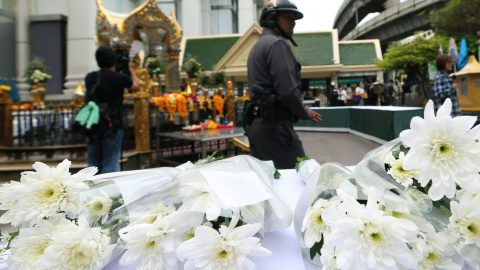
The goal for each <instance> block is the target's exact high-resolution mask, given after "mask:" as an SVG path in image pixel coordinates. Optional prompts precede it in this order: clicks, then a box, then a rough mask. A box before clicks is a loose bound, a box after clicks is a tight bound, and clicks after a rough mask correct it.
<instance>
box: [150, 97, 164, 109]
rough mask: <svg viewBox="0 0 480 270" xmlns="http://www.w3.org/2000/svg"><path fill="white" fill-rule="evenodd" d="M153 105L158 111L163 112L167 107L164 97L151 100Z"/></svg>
mask: <svg viewBox="0 0 480 270" xmlns="http://www.w3.org/2000/svg"><path fill="white" fill-rule="evenodd" d="M152 101H153V103H154V104H155V105H156V106H158V111H160V112H164V111H165V110H164V108H165V107H166V106H167V100H166V97H165V96H161V97H153V98H152Z"/></svg>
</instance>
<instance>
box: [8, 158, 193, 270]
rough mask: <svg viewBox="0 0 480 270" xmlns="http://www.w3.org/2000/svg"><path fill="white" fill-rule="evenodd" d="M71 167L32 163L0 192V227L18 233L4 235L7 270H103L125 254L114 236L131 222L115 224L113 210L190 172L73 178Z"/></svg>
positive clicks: (92, 171) (166, 170)
mask: <svg viewBox="0 0 480 270" xmlns="http://www.w3.org/2000/svg"><path fill="white" fill-rule="evenodd" d="M70 164H71V162H70V161H68V160H64V161H63V162H61V163H60V164H59V165H58V166H57V167H56V168H51V167H49V166H47V165H45V164H43V163H41V162H36V163H35V164H34V165H33V168H34V169H35V171H34V172H23V173H22V175H21V178H20V181H19V182H16V181H11V182H10V183H9V184H3V185H2V187H0V209H2V210H7V211H6V212H5V213H4V214H3V215H2V216H1V217H0V223H9V224H11V225H12V226H15V227H18V228H19V230H18V231H17V232H10V233H7V232H2V237H1V243H0V245H1V246H2V248H3V249H2V253H3V252H11V254H12V255H11V256H10V258H9V260H8V265H9V268H10V269H44V268H45V269H47V268H54V269H101V268H102V267H103V266H105V265H106V264H107V263H109V262H110V261H111V260H112V259H114V258H115V257H116V256H118V255H120V254H121V252H123V251H124V247H123V245H122V243H120V242H118V241H117V240H118V238H119V235H118V231H119V230H120V229H121V228H123V227H125V226H126V225H127V224H128V223H129V222H130V221H129V217H128V215H125V216H123V217H122V218H118V217H115V218H113V213H114V212H115V210H116V209H118V208H121V207H122V206H124V205H125V204H128V203H130V202H132V201H135V200H136V199H138V198H140V197H142V196H143V195H145V194H147V193H150V192H151V191H152V190H155V189H156V188H158V187H160V186H162V185H164V184H165V183H167V182H169V181H171V180H172V179H173V178H175V177H176V176H177V175H178V174H179V173H180V172H181V171H183V170H185V169H189V168H192V167H194V165H193V164H191V163H186V164H184V165H182V166H179V167H176V168H159V169H152V170H141V171H131V172H123V173H112V174H103V175H99V176H94V175H95V174H96V172H97V169H96V168H94V167H90V168H86V169H83V170H81V171H79V172H78V173H76V174H73V175H72V174H71V173H70V172H69V167H70ZM87 179H88V180H87ZM9 249H10V250H9ZM7 250H8V251H7ZM59 254H63V255H62V256H59Z"/></svg>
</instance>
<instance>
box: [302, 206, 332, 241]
mask: <svg viewBox="0 0 480 270" xmlns="http://www.w3.org/2000/svg"><path fill="white" fill-rule="evenodd" d="M340 201H341V199H340V198H339V197H333V198H332V199H330V200H324V199H318V200H317V201H316V202H315V203H314V204H313V205H312V206H310V207H308V209H307V211H306V213H305V217H304V219H303V224H302V232H305V235H304V241H305V245H306V246H307V247H308V248H311V247H312V246H313V245H314V244H315V243H317V242H320V240H322V235H325V234H326V235H328V234H330V232H331V229H330V227H329V226H328V225H327V224H325V222H324V221H323V219H322V212H323V211H324V210H325V209H328V208H330V207H334V206H336V205H338V204H339V203H340Z"/></svg>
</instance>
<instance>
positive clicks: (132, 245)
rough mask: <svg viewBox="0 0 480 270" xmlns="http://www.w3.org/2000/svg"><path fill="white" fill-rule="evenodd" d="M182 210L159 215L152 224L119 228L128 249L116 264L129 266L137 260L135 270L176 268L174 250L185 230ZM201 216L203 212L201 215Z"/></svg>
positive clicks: (176, 262)
mask: <svg viewBox="0 0 480 270" xmlns="http://www.w3.org/2000/svg"><path fill="white" fill-rule="evenodd" d="M183 215H184V213H180V212H174V213H172V214H171V215H168V216H165V217H162V216H158V218H157V219H156V220H155V222H153V223H152V224H136V225H129V226H127V227H125V228H123V229H121V230H120V232H119V233H120V237H121V238H122V240H123V241H125V248H126V249H127V251H126V252H125V253H124V254H123V256H122V258H121V259H120V261H119V263H120V265H122V266H126V265H130V264H132V263H134V262H136V261H137V260H140V261H139V262H138V264H137V269H149V270H154V269H159V270H161V269H167V270H169V269H177V264H178V261H177V257H176V254H175V250H176V249H177V247H178V246H179V245H180V243H181V239H182V237H183V234H184V232H185V230H184V228H185V224H183V221H184V220H183V218H182V217H183ZM202 215H203V214H202Z"/></svg>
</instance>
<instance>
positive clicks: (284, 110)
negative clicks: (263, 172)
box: [245, 0, 322, 169]
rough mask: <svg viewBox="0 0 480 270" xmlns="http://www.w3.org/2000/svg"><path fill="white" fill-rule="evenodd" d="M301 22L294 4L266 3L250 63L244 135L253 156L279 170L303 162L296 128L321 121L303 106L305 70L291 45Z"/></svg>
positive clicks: (276, 0) (282, 1) (279, 0)
mask: <svg viewBox="0 0 480 270" xmlns="http://www.w3.org/2000/svg"><path fill="white" fill-rule="evenodd" d="M301 18H303V14H302V13H301V12H300V11H298V9H297V6H295V4H293V3H292V2H291V1H289V0H273V1H268V2H267V3H266V4H265V6H264V7H263V9H262V13H261V15H260V26H262V27H263V28H264V29H263V31H262V34H261V35H260V37H259V38H258V40H257V42H256V43H255V44H254V45H253V47H252V49H251V51H250V54H249V56H248V60H247V70H248V71H247V75H248V87H249V89H250V98H251V100H252V102H251V103H250V106H249V107H248V108H246V110H245V112H247V113H246V115H247V116H248V118H246V119H245V121H246V126H245V130H246V133H247V136H248V140H249V142H250V150H251V154H252V156H254V157H256V158H258V159H260V160H272V161H273V163H274V165H275V167H276V168H277V169H293V168H294V167H295V164H296V163H297V157H304V156H305V151H304V149H303V145H302V142H301V141H300V139H299V138H298V135H297V133H296V132H295V130H294V129H293V122H294V121H296V120H297V119H298V118H301V119H306V120H308V119H309V120H311V121H313V122H316V123H318V122H320V121H322V117H321V115H320V114H319V113H317V112H315V111H313V110H311V109H310V108H308V107H306V106H305V104H304V103H303V100H302V93H301V85H302V84H301V75H300V69H301V65H300V64H299V63H298V62H297V60H296V58H295V55H294V54H293V52H292V49H291V48H290V46H289V44H288V43H287V40H290V41H291V43H292V44H293V45H295V46H296V43H295V41H294V40H293V38H292V35H293V29H294V28H295V24H296V23H295V21H296V20H299V19H301ZM256 89H257V90H256ZM265 96H268V98H267V99H266V98H265ZM264 105H265V106H264ZM250 109H252V110H250ZM250 111H251V112H252V113H251V114H250V113H249V112H250ZM250 115H252V116H251V117H250Z"/></svg>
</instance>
